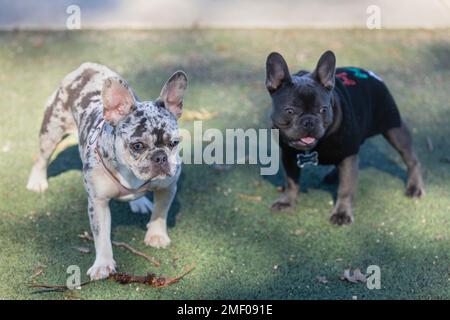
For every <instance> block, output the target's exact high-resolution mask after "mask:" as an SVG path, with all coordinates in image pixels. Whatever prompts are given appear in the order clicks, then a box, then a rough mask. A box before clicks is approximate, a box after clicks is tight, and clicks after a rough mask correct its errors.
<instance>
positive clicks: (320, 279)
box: [316, 276, 328, 284]
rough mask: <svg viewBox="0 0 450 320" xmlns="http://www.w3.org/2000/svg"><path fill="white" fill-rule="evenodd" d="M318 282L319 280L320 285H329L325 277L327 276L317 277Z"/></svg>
mask: <svg viewBox="0 0 450 320" xmlns="http://www.w3.org/2000/svg"><path fill="white" fill-rule="evenodd" d="M316 280H317V281H318V282H319V283H323V284H326V283H328V279H327V277H325V276H317V277H316Z"/></svg>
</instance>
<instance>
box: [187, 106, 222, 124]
mask: <svg viewBox="0 0 450 320" xmlns="http://www.w3.org/2000/svg"><path fill="white" fill-rule="evenodd" d="M218 114H219V113H218V112H210V111H208V110H206V109H203V108H202V109H200V110H186V111H184V112H183V115H182V116H181V119H182V120H184V121H194V120H203V121H204V120H209V119H212V118H215V117H216V116H217V115H218Z"/></svg>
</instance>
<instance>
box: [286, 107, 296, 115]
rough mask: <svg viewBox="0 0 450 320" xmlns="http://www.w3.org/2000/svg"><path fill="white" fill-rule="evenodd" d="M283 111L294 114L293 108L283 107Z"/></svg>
mask: <svg viewBox="0 0 450 320" xmlns="http://www.w3.org/2000/svg"><path fill="white" fill-rule="evenodd" d="M284 112H286V113H287V114H294V108H291V107H286V108H284Z"/></svg>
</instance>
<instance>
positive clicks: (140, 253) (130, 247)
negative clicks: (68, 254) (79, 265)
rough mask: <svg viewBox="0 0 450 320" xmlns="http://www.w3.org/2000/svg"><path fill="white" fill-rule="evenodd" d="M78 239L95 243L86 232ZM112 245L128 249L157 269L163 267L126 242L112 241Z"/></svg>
mask: <svg viewBox="0 0 450 320" xmlns="http://www.w3.org/2000/svg"><path fill="white" fill-rule="evenodd" d="M78 238H80V239H83V240H87V241H94V238H93V237H92V236H91V235H90V234H89V233H87V232H86V231H85V232H84V233H83V234H79V235H78ZM111 243H112V245H113V246H116V247H121V248H124V249H127V250H128V251H130V252H131V253H133V254H135V255H137V256H140V257H143V258H144V259H146V260H148V261H150V262H151V263H152V264H153V265H154V266H155V267H159V266H160V265H161V263H160V262H159V261H158V260H156V259H155V258H154V257H152V256H149V255H146V254H145V253H143V252H141V251H139V250H136V249H135V248H133V247H132V246H130V245H129V244H127V243H125V242H118V241H112V242H111Z"/></svg>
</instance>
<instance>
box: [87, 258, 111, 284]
mask: <svg viewBox="0 0 450 320" xmlns="http://www.w3.org/2000/svg"><path fill="white" fill-rule="evenodd" d="M115 272H116V263H115V262H114V260H99V261H97V260H96V261H95V262H94V265H93V266H92V267H90V268H89V270H88V271H87V275H88V276H89V277H90V278H91V280H101V279H106V278H108V277H109V275H110V274H113V273H115Z"/></svg>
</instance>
